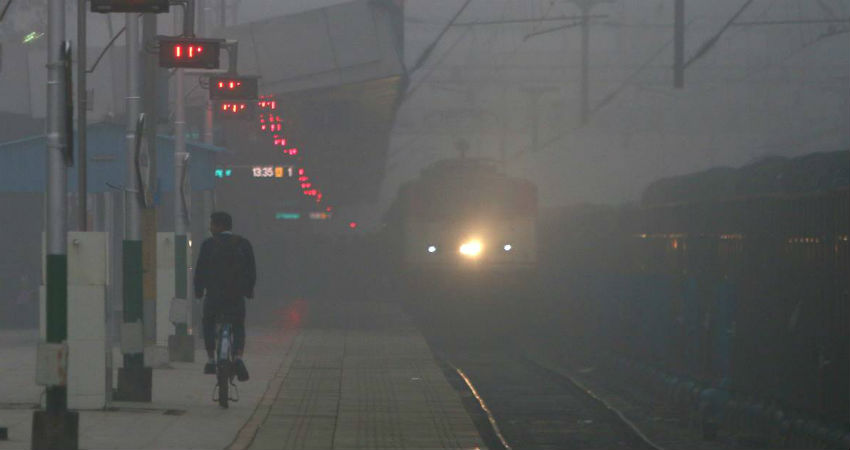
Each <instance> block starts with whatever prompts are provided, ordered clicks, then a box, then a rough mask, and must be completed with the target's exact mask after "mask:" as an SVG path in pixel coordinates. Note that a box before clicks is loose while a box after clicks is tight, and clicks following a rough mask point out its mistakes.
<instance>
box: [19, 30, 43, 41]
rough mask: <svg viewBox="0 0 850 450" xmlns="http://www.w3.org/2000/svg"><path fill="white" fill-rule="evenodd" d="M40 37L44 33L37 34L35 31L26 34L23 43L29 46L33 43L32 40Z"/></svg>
mask: <svg viewBox="0 0 850 450" xmlns="http://www.w3.org/2000/svg"><path fill="white" fill-rule="evenodd" d="M42 36H44V33H39V32H37V31H33V32H31V33H29V34H27V35H26V36H24V40H23V43H24V44H29V43H30V42H32V41H34V40H36V39H38V38H40V37H42Z"/></svg>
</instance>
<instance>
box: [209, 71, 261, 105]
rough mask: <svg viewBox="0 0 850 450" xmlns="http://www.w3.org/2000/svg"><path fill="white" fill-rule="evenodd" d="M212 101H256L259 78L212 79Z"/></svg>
mask: <svg viewBox="0 0 850 450" xmlns="http://www.w3.org/2000/svg"><path fill="white" fill-rule="evenodd" d="M209 90H210V99H212V100H256V99H257V95H258V94H257V90H258V89H257V77H248V76H239V77H210V88H209Z"/></svg>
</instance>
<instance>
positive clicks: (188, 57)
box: [157, 36, 222, 69]
mask: <svg viewBox="0 0 850 450" xmlns="http://www.w3.org/2000/svg"><path fill="white" fill-rule="evenodd" d="M157 39H158V40H159V67H176V68H187V69H218V66H219V50H220V49H221V43H222V40H221V39H205V38H186V37H165V36H159V37H158V38H157Z"/></svg>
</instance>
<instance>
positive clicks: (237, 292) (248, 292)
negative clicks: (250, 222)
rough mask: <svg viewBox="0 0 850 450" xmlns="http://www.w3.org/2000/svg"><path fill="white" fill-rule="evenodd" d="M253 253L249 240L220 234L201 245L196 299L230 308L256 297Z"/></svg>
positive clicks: (196, 271) (196, 268) (196, 270)
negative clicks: (229, 304)
mask: <svg viewBox="0 0 850 450" xmlns="http://www.w3.org/2000/svg"><path fill="white" fill-rule="evenodd" d="M256 279H257V273H256V266H255V263H254V250H253V249H252V248H251V243H250V242H248V240H247V239H245V238H243V237H241V236H238V235H235V234H231V233H220V234H217V235H215V236H212V237H210V238H207V239H206V240H205V241H204V243H203V244H201V252H200V254H199V255H198V263H197V264H196V265H195V297H196V298H201V297H203V296H204V295H205V294H206V298H207V301H210V302H215V303H220V304H228V303H237V302H240V301H242V300H243V299H244V298H245V297H247V298H253V297H254V283H255V282H256Z"/></svg>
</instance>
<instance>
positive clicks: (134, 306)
mask: <svg viewBox="0 0 850 450" xmlns="http://www.w3.org/2000/svg"><path fill="white" fill-rule="evenodd" d="M125 20H126V23H127V31H126V39H127V134H126V141H127V178H126V191H125V204H126V211H125V217H126V219H125V220H126V222H125V225H124V228H125V229H124V245H123V247H124V323H134V322H141V321H142V317H143V314H142V307H143V304H142V226H141V222H142V217H141V216H142V205H141V203H140V198H139V190H140V189H141V188H142V187H141V186H140V185H139V180H138V178H137V173H136V170H137V168H136V139H139V138H141V137H140V136H136V124H137V121H138V119H139V106H140V105H139V103H140V100H141V98H140V96H139V59H140V55H139V21H138V14H125ZM124 367H125V368H134V369H135V368H142V367H144V353H133V354H124Z"/></svg>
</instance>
